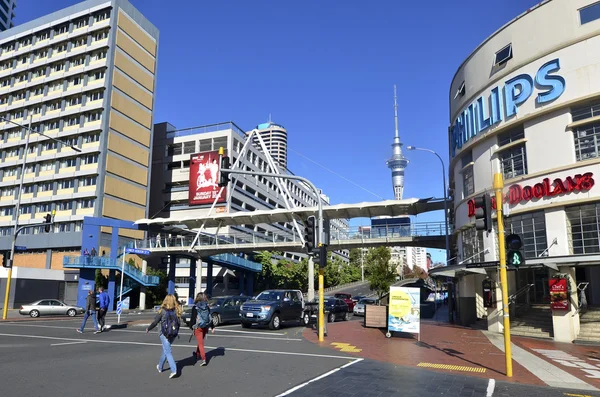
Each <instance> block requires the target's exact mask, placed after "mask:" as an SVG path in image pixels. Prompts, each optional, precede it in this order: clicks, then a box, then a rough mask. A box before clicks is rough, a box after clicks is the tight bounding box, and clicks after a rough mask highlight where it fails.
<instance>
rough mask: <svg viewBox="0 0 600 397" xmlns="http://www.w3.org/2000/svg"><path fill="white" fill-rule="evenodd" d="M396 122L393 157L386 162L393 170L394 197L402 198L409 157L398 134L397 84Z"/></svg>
mask: <svg viewBox="0 0 600 397" xmlns="http://www.w3.org/2000/svg"><path fill="white" fill-rule="evenodd" d="M394 123H395V124H396V135H395V136H394V143H392V157H391V158H390V159H389V160H388V161H387V162H386V164H387V166H388V168H389V169H390V170H392V184H393V185H394V198H395V199H396V200H402V191H403V190H404V169H405V168H406V166H407V165H408V159H406V157H404V156H403V155H402V142H400V135H399V134H398V103H397V102H396V85H394Z"/></svg>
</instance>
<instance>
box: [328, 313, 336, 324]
mask: <svg viewBox="0 0 600 397" xmlns="http://www.w3.org/2000/svg"><path fill="white" fill-rule="evenodd" d="M327 322H328V323H335V314H333V313H329V316H327Z"/></svg>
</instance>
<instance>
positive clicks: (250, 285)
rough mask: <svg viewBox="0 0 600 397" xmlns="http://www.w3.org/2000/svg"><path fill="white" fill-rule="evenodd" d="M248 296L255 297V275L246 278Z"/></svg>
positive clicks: (249, 274) (248, 275)
mask: <svg viewBox="0 0 600 397" xmlns="http://www.w3.org/2000/svg"><path fill="white" fill-rule="evenodd" d="M246 295H248V296H254V273H248V274H247V278H246Z"/></svg>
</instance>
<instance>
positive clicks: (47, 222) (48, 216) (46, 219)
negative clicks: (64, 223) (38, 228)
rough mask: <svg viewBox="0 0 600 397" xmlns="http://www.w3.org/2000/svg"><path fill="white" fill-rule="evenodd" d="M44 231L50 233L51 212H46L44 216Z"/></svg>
mask: <svg viewBox="0 0 600 397" xmlns="http://www.w3.org/2000/svg"><path fill="white" fill-rule="evenodd" d="M44 223H45V225H44V231H45V232H46V233H50V229H51V227H52V214H46V216H45V217H44Z"/></svg>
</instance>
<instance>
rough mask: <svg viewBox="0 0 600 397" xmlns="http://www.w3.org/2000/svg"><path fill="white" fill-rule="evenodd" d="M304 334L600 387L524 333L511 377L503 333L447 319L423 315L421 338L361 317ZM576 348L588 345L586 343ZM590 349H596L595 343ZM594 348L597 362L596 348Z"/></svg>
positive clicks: (366, 350)
mask: <svg viewBox="0 0 600 397" xmlns="http://www.w3.org/2000/svg"><path fill="white" fill-rule="evenodd" d="M304 337H305V338H306V339H307V340H309V341H311V342H314V343H316V344H320V345H322V346H326V347H329V348H331V349H334V350H337V351H341V352H344V353H346V354H353V355H355V356H358V357H363V358H368V359H372V360H377V361H381V362H387V363H392V364H396V365H401V366H409V367H421V368H427V369H430V370H434V371H441V372H445V373H454V374H461V375H466V376H471V377H479V378H487V379H490V378H491V379H495V380H497V381H505V382H509V383H520V384H528V385H538V386H552V387H565V388H571V389H578V390H598V389H600V383H599V382H597V380H596V379H592V380H590V378H587V377H586V376H585V374H584V372H582V371H580V370H579V373H577V371H576V370H575V369H573V368H565V366H559V365H556V363H553V362H552V360H551V359H546V358H544V357H543V354H542V353H541V352H535V351H533V350H531V349H529V348H525V347H521V346H520V345H519V346H517V345H514V343H515V342H516V343H517V344H523V343H529V344H531V342H527V341H528V339H526V338H517V339H516V341H515V340H513V342H514V343H513V345H514V346H513V377H512V378H507V377H506V376H505V357H504V352H503V339H502V335H500V334H492V333H488V332H487V331H485V332H482V331H479V330H474V329H471V328H466V327H460V326H455V325H451V324H448V323H436V322H433V321H423V322H422V323H421V336H420V338H421V341H420V342H419V341H418V340H417V339H418V338H417V335H406V334H405V335H396V336H393V337H392V338H390V339H387V338H386V337H385V330H384V329H376V328H364V327H363V323H362V322H358V321H352V322H337V323H333V324H328V336H327V337H326V338H325V341H324V342H322V343H319V342H318V338H317V334H316V331H315V330H311V329H307V330H305V331H304ZM498 338H500V339H499V341H500V344H498ZM523 339H524V340H525V342H523ZM533 348H538V349H546V350H547V349H550V347H549V346H548V345H535V346H533ZM553 348H554V349H558V348H557V347H553ZM578 348H579V349H581V348H585V349H588V350H590V348H589V347H582V346H579V347H578ZM591 349H592V350H595V351H597V352H598V350H596V348H591ZM598 353H599V354H598V356H599V357H598V360H599V361H598V364H600V352H598ZM578 357H580V356H578ZM592 361H593V360H592ZM598 369H599V370H600V367H599V368H598ZM599 375H600V374H599ZM599 379H600V376H599Z"/></svg>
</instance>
